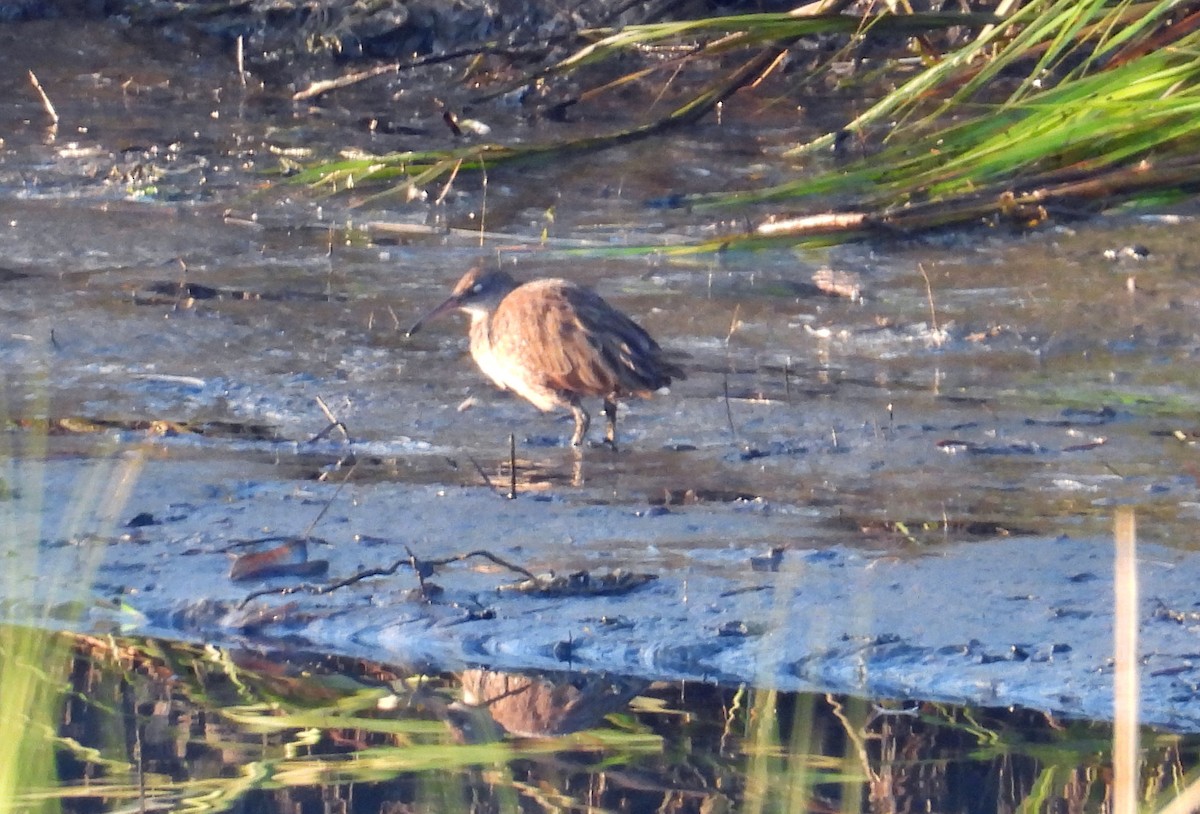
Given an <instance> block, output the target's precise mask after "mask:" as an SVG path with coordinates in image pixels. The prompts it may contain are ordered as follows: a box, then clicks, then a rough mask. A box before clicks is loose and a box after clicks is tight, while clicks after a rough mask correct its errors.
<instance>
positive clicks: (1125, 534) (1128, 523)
mask: <svg viewBox="0 0 1200 814" xmlns="http://www.w3.org/2000/svg"><path fill="white" fill-rule="evenodd" d="M1114 537H1115V538H1116V557H1115V559H1114V562H1113V591H1114V594H1115V600H1116V602H1115V609H1114V620H1113V634H1114V636H1113V662H1114V670H1113V713H1114V714H1113V785H1112V794H1113V799H1112V809H1111V810H1112V812H1113V814H1136V812H1137V810H1138V787H1139V781H1138V745H1139V744H1138V694H1139V688H1138V616H1139V611H1138V575H1137V523H1136V521H1135V519H1134V514H1133V509H1131V508H1130V507H1128V506H1122V507H1120V508H1119V509H1117V516H1116V521H1115V523H1114Z"/></svg>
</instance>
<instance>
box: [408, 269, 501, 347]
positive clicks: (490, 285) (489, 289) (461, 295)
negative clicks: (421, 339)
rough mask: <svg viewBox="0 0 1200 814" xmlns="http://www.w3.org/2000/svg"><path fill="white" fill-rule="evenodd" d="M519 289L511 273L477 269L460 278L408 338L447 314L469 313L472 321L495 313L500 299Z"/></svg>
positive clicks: (420, 320)
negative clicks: (430, 322)
mask: <svg viewBox="0 0 1200 814" xmlns="http://www.w3.org/2000/svg"><path fill="white" fill-rule="evenodd" d="M516 287H517V281H516V280H514V279H513V278H512V276H510V275H509V273H508V272H506V271H500V270H498V269H484V268H480V267H478V266H477V267H475V268H473V269H471V270H470V271H468V272H467V273H466V274H464V275H463V276H462V278H461V279H459V281H458V282H457V283H456V284H455V286H454V290H453V291H452V292H451V293H450V296H449V297H448V298H447V299H446V301H445V302H443V303H442V304H441V305H439V306H438V307H437V308H434V309H433V310H432V311H430V312H429V313H428V314H426V315H425V316H423V317H421V318H420V319H419V320H417V323H416V324H415V325H413V326H412V327H411V328H409V329H408V336H412V335H413V334H415V333H416V332H417V331H419V330H420V329H421V326H423V325H424V324H425V323H426V322H428V321H429V320H431V319H434V318H436V317H439V316H441V315H442V314H444V313H446V312H447V311H454V310H460V311H466V312H467V313H468V314H470V315H471V319H473V320H474V319H481V318H483V317H486V316H487V315H488V314H490V313H491V312H492V311H494V310H496V306H497V305H499V304H500V300H502V299H504V298H505V297H506V296H507V295H508V293H509V292H510V291H512V290H513V289H514V288H516Z"/></svg>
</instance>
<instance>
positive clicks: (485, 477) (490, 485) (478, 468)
mask: <svg viewBox="0 0 1200 814" xmlns="http://www.w3.org/2000/svg"><path fill="white" fill-rule="evenodd" d="M467 460H468V461H470V462H471V466H473V467H475V471H476V472H478V473H479V477H481V478H483V482H484V483H485V484H487V488H489V489H491V490H492V491H493V492H496V491H499V490H498V489H496V484H494V483H492V479H491V478H489V477H488V474H487V473H486V472H484V471H483V467H482V466H480V465H479V461H477V460H475V458H474V457H473V456H471V455H468V456H467Z"/></svg>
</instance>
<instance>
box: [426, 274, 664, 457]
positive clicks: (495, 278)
mask: <svg viewBox="0 0 1200 814" xmlns="http://www.w3.org/2000/svg"><path fill="white" fill-rule="evenodd" d="M454 310H459V311H463V312H465V313H466V314H468V315H469V316H470V317H471V326H470V331H469V335H470V344H471V356H472V358H474V360H475V364H477V365H478V366H479V369H480V370H481V371H483V373H484V375H485V376H487V377H488V378H489V379H491V380H492V382H494V383H495V384H496V385H497V386H498V387H499V388H500V389H501V390H511V391H512V392H514V393H516V394H517V395H519V396H521V397H522V398H524V399H525V400H527V401H529V402H530V403H532V404H533V405H534V406H535V407H537V408H538V409H539V410H542V411H543V412H549V411H551V410H554V409H561V408H564V407H565V408H568V409H570V411H571V414H572V415H573V416H574V418H575V433H574V435H573V436H572V437H571V444H572V445H573V446H575V447H579V446H581V445H582V444H583V442H584V439H585V438H586V437H587V432H588V428H589V427H590V426H591V416H590V415H589V414H588V411H587V410H586V409H585V408H584V406H583V403H582V400H583V399H584V398H585V397H600V398H602V399H603V400H604V407H603V410H604V416H605V418H606V419H607V420H608V428H607V431H606V433H605V441H606V443H607V444H608V445H609V446H610V447H611V448H613V449H614V450H615V449H616V448H617V400H618V399H621V398H625V397H627V396H640V397H642V398H646V397H649V396H650V395H651V394H652V393H654V392H655V391H656V390H659V389H660V388H662V387H666V386H667V385H669V384H670V383H671V382H672V380H674V379H685V378H687V376H686V373H685V372H684V370H683V368H682V367H680V366H679V365H678V364H676V362H674V361H672V359H671V358H670V356H669V355H668V354H667V352H666V351H664V350H663V349H662V348H661V347H660V346H659V344H658V343H657V342H655V341H654V339H653V338H652V337H651V336H650V334H648V333H646V331H645V330H643V329H642V327H641V326H640V325H638V324H637V323H636V322H634V321H633V320H632V319H630V318H629V317H627V316H626V315H625V314H623V313H621V312H620V311H618V310H617V309H616V308H614V307H613V306H611V305H609V304H608V303H607V302H606V301H605V300H604V299H603V298H602V297H601V296H600V295H599V294H597V293H596V292H595V291H593V290H591V289H590V288H586V287H584V286H581V285H578V284H577V283H574V282H571V281H570V280H563V279H558V278H542V279H537V280H530V281H529V282H525V283H519V282H517V280H515V279H514V278H513V277H512V275H510V274H508V272H506V271H503V270H499V269H489V268H484V267H480V266H476V267H473V268H471V269H470V270H469V271H468V272H467V273H466V274H464V275H463V276H462V278H461V279H460V280H459V281H458V283H457V284H456V285H455V286H454V290H453V291H452V292H451V294H450V297H449V298H448V299H447V300H446V301H445V302H443V303H442V304H441V305H439V306H437V307H436V308H434V309H433V310H431V311H430V312H429V313H427V314H426V315H425V316H423V317H421V318H420V319H419V320H417V322H416V324H415V325H413V326H412V328H410V329H409V331H408V334H407V335H408V336H410V337H411V336H412V335H413V334H415V333H416V332H417V331H419V330H420V329H421V327H422V326H423V325H425V323H427V322H428V321H430V320H432V319H434V318H436V317H438V316H440V315H442V314H445V313H448V312H450V311H454Z"/></svg>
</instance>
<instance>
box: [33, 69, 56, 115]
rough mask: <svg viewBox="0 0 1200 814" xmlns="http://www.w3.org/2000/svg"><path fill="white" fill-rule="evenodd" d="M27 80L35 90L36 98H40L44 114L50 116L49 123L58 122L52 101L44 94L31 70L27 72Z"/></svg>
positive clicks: (40, 84)
mask: <svg viewBox="0 0 1200 814" xmlns="http://www.w3.org/2000/svg"><path fill="white" fill-rule="evenodd" d="M29 81H30V82H31V83H32V84H33V89H34V90H35V91H37V95H38V98H40V99H41V100H42V108H43V109H45V111H46V115H48V116H49V117H50V122H51V124H58V111H57V110H55V109H54V103H53V102H51V101H50V97H49V96H47V95H46V91H45V89H44V88H43V87H42V83H41V82H39V81H38V78H37V74H35V73H34V72H33V71H30V72H29Z"/></svg>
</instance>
